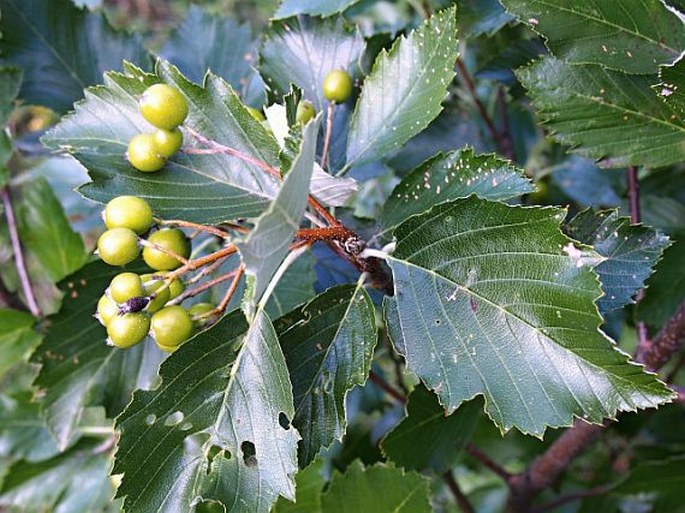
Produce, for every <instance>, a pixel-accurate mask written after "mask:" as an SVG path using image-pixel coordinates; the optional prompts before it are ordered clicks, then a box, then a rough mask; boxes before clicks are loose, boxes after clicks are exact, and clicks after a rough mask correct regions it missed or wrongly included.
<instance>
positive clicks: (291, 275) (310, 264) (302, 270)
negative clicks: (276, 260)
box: [265, 252, 316, 319]
mask: <svg viewBox="0 0 685 513" xmlns="http://www.w3.org/2000/svg"><path fill="white" fill-rule="evenodd" d="M315 263H316V259H315V258H314V256H313V255H312V254H311V252H307V253H305V254H304V255H302V256H300V257H299V258H298V259H297V260H295V262H293V264H292V265H291V266H290V267H288V270H287V271H286V272H285V273H284V274H283V278H282V279H281V280H280V281H279V282H278V285H276V288H275V289H274V292H273V294H271V296H270V297H269V301H268V303H267V304H266V309H265V310H266V313H268V314H269V317H270V318H272V319H278V318H279V317H281V316H282V315H285V314H286V313H288V312H290V311H291V310H293V309H294V308H295V307H296V306H299V305H301V304H302V303H305V302H307V301H309V300H310V299H312V298H313V297H314V296H315V295H316V292H315V291H314V283H316V273H315V272H314V264H315Z"/></svg>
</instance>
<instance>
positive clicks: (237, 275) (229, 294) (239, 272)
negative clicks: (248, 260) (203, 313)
mask: <svg viewBox="0 0 685 513" xmlns="http://www.w3.org/2000/svg"><path fill="white" fill-rule="evenodd" d="M244 272H245V265H244V264H240V266H239V267H238V268H237V269H236V270H235V276H233V281H232V282H231V285H230V286H229V287H228V290H227V291H226V294H225V295H224V298H223V299H222V300H221V303H219V306H217V307H216V308H215V309H214V310H213V311H212V312H213V313H218V314H222V313H224V311H226V308H227V307H228V303H230V302H231V299H232V298H233V294H235V291H236V290H237V289H238V284H239V283H240V278H242V277H243V273H244Z"/></svg>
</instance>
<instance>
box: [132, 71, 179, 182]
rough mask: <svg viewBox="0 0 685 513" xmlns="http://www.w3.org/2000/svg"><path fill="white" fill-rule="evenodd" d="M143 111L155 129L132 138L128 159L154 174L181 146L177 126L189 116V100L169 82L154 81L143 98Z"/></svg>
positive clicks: (141, 101) (141, 109) (141, 108)
mask: <svg viewBox="0 0 685 513" xmlns="http://www.w3.org/2000/svg"><path fill="white" fill-rule="evenodd" d="M140 113H141V114H142V115H143V117H144V118H145V119H146V120H147V121H148V122H149V123H150V124H151V125H153V126H154V127H155V128H156V130H155V131H154V132H152V133H144V134H138V135H136V136H135V137H133V139H131V141H130V142H129V143H128V151H127V152H126V158H127V159H128V161H129V162H130V164H131V165H132V166H133V167H135V168H136V169H138V170H139V171H143V172H146V173H152V172H154V171H159V170H160V169H162V168H163V167H164V164H166V161H167V159H168V158H169V157H171V156H172V155H173V154H174V153H176V152H177V151H178V150H180V149H181V146H182V145H183V133H182V132H181V130H180V129H179V128H178V127H179V125H181V124H182V123H183V122H184V121H185V119H186V116H187V115H188V102H187V101H186V99H185V97H184V96H183V95H182V94H181V93H180V92H179V91H178V90H177V89H175V88H173V87H171V86H170V85H167V84H155V85H153V86H150V87H148V88H147V89H146V90H145V92H144V93H143V95H142V96H141V97H140Z"/></svg>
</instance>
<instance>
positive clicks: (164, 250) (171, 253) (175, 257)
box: [139, 239, 190, 265]
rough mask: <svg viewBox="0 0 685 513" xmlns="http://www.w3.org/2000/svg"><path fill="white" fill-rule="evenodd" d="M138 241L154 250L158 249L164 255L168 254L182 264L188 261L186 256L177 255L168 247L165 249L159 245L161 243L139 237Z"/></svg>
mask: <svg viewBox="0 0 685 513" xmlns="http://www.w3.org/2000/svg"><path fill="white" fill-rule="evenodd" d="M139 242H140V245H141V246H145V247H148V248H153V249H154V250H156V251H159V252H160V253H164V254H165V255H166V256H170V257H171V258H173V259H174V260H178V261H179V262H181V263H182V264H184V265H185V264H187V263H188V262H190V260H188V259H187V258H186V257H183V256H181V255H179V254H178V253H176V252H175V251H171V250H170V249H167V248H165V247H164V246H161V245H159V244H156V243H154V242H150V241H149V240H147V239H140V241H139Z"/></svg>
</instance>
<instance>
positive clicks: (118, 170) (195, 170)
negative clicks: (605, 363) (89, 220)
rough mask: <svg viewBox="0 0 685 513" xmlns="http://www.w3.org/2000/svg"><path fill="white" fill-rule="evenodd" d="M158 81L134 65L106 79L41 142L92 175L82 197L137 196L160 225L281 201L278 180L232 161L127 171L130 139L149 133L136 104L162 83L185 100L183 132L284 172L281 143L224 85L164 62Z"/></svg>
mask: <svg viewBox="0 0 685 513" xmlns="http://www.w3.org/2000/svg"><path fill="white" fill-rule="evenodd" d="M157 73H158V75H159V78H157V77H155V76H154V75H149V74H146V73H143V72H142V71H140V70H139V69H137V68H135V67H133V66H130V65H129V66H127V67H126V73H124V74H122V73H107V74H106V75H105V84H104V86H99V87H96V88H91V89H88V90H87V91H86V99H85V101H83V102H80V103H79V104H77V105H76V112H75V113H74V114H70V115H68V116H66V117H64V118H62V121H61V122H60V123H59V124H58V125H57V126H56V127H55V128H53V129H52V130H51V131H50V132H48V134H47V135H46V136H45V137H44V142H45V143H46V144H47V145H48V146H50V147H52V148H55V149H63V150H65V151H67V152H69V153H71V154H72V155H73V156H74V157H76V158H77V159H78V160H79V161H80V162H81V163H82V164H83V165H84V166H85V167H86V168H87V169H88V171H89V175H90V177H91V179H92V180H93V181H92V182H91V183H89V184H86V185H85V186H83V187H81V189H80V191H81V192H82V193H83V194H84V195H85V196H86V197H88V198H90V199H94V200H96V201H100V202H103V203H105V202H107V201H109V200H110V199H112V198H113V197H116V196H121V195H127V194H129V195H134V196H140V197H142V198H145V199H146V200H147V201H148V202H149V203H150V205H151V206H152V208H153V210H154V212H155V214H156V215H158V216H160V217H162V218H166V219H176V218H182V219H184V220H187V221H195V222H200V223H218V222H222V221H226V220H230V219H236V218H239V217H256V216H258V215H259V214H261V213H262V212H263V211H264V210H265V209H266V208H267V206H268V204H269V201H270V199H271V198H273V197H274V196H275V195H276V192H277V191H278V189H279V183H278V180H277V179H276V178H274V177H272V176H271V175H269V174H268V173H266V172H265V171H264V170H263V169H261V168H259V167H258V166H256V165H254V164H251V163H247V162H245V161H244V160H241V159H239V158H237V157H235V156H230V155H226V154H223V153H215V154H210V155H191V154H187V153H183V152H179V153H177V154H176V155H174V157H172V158H171V159H170V160H169V162H167V164H166V166H165V167H164V169H162V170H161V171H158V172H156V173H141V172H139V171H137V170H135V169H134V168H133V167H132V166H131V165H129V164H128V162H127V161H126V159H125V157H124V155H125V153H126V149H127V146H128V142H129V141H130V139H131V138H132V137H133V136H134V135H136V134H139V133H141V132H149V131H150V130H151V125H150V124H149V123H147V121H145V120H144V119H143V117H142V115H141V114H140V112H139V107H138V99H139V97H140V95H141V94H142V93H143V91H145V89H146V88H147V87H149V86H150V85H152V84H153V83H156V82H159V81H160V79H161V80H162V81H164V82H166V83H168V84H170V85H172V86H174V87H176V88H178V89H179V90H180V91H181V92H182V93H183V94H184V96H185V97H186V99H187V100H188V104H189V113H188V118H187V119H186V121H185V123H184V126H185V127H188V128H190V129H192V130H195V131H196V132H198V133H200V134H202V136H204V137H207V138H209V139H211V140H213V141H215V142H216V143H219V144H222V145H225V146H228V147H231V148H233V149H235V150H238V151H239V152H241V153H243V154H244V155H246V156H247V157H249V158H252V159H256V160H259V161H261V162H264V163H266V164H269V165H270V166H274V167H278V166H279V161H278V145H277V144H276V141H275V140H274V138H273V137H272V136H271V135H269V134H268V133H267V132H266V130H265V129H264V127H263V126H262V125H261V123H259V122H258V121H256V120H255V119H254V118H252V116H251V115H250V114H249V113H248V112H247V110H245V108H244V106H243V105H242V103H241V102H240V100H239V99H238V97H237V96H236V95H235V93H234V92H233V90H232V89H231V87H230V86H229V85H228V83H226V82H225V81H224V80H223V79H221V78H219V77H217V76H216V75H214V74H211V73H209V74H208V75H207V76H206V78H205V84H204V87H200V86H198V85H196V84H193V83H191V82H189V81H188V80H186V79H185V78H184V77H183V75H182V74H181V73H180V72H179V71H178V70H177V69H176V68H175V67H174V66H172V65H170V64H169V63H167V62H165V61H159V62H158V65H157ZM184 138H185V142H184V144H185V146H186V147H195V146H197V145H198V143H197V142H196V141H195V140H194V138H193V137H192V135H190V134H189V133H188V132H185V134H184ZM197 198H201V199H202V201H198V199H197Z"/></svg>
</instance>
